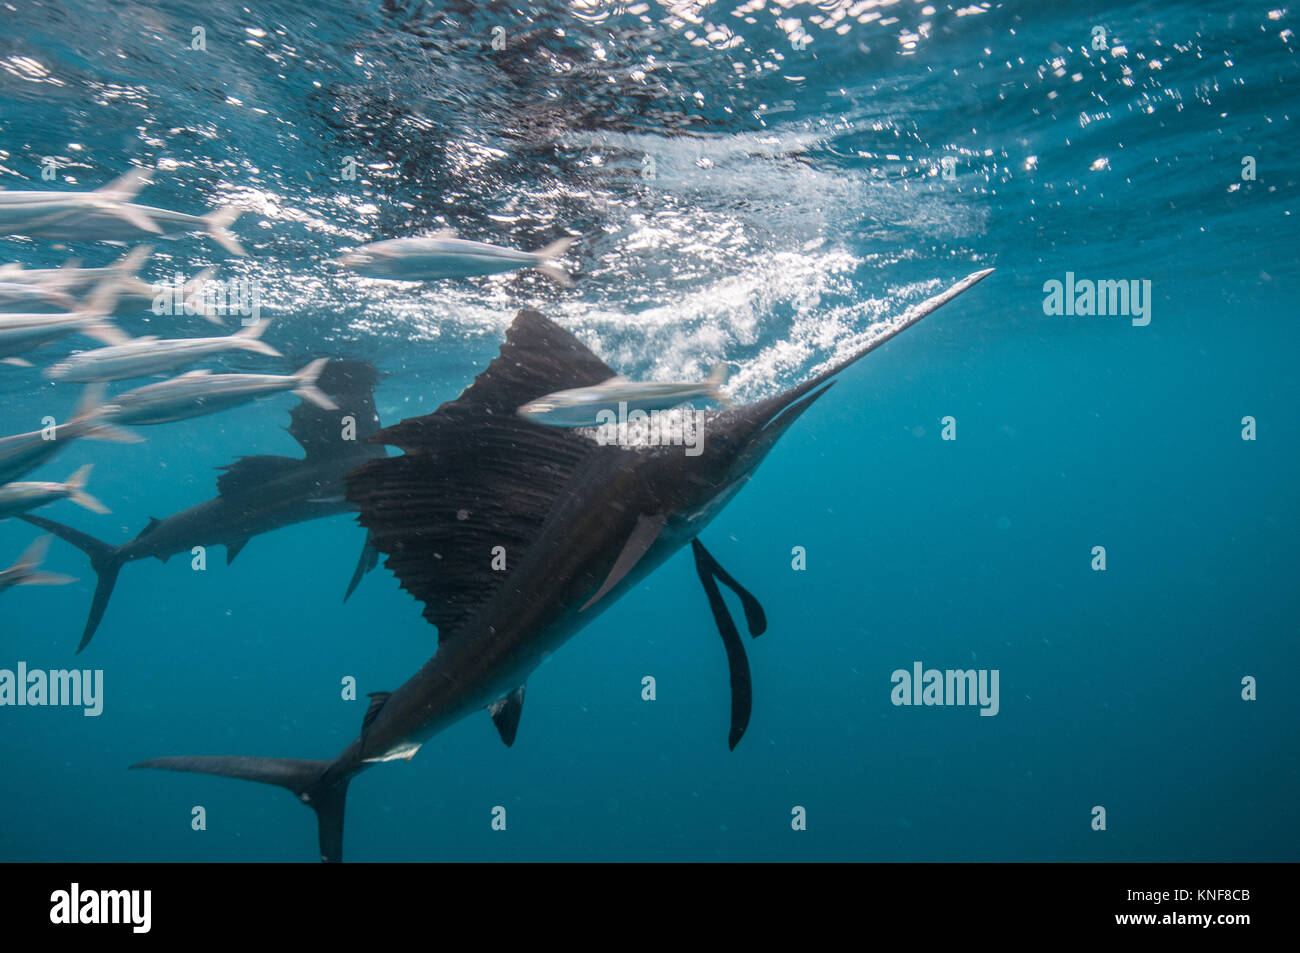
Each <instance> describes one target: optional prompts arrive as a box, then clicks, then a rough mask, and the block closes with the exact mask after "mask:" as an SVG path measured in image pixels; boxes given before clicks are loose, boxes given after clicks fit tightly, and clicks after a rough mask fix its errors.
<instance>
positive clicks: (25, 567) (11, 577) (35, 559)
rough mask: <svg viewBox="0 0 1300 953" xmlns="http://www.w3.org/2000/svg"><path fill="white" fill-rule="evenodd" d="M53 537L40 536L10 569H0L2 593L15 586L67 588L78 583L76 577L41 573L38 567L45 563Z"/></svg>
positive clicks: (0, 588)
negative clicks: (70, 584)
mask: <svg viewBox="0 0 1300 953" xmlns="http://www.w3.org/2000/svg"><path fill="white" fill-rule="evenodd" d="M52 539H54V537H53V536H39V537H37V538H36V539H35V540H34V541H33V542H32V544H31V545H30V546H28V547H27V548H26V549H25V550H24V551H23V554H22V555H21V556H19V557H18V561H17V562H16V563H14V564H13V565H12V566H10V567H9V568H8V569H0V592H4V591H5V590H6V589H12V588H13V587H14V586H66V585H67V584H68V583H70V582H76V581H77V580H76V577H74V576H65V575H63V574H62V573H57V572H41V571H40V570H38V569H37V568H36V567H37V566H39V565H40V564H41V563H43V562H44V561H45V554H46V552H48V551H49V548H50V540H52Z"/></svg>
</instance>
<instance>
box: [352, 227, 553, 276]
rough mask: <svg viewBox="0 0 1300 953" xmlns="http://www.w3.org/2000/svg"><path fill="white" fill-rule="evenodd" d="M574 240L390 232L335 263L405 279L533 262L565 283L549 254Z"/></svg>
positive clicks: (488, 272)
mask: <svg viewBox="0 0 1300 953" xmlns="http://www.w3.org/2000/svg"><path fill="white" fill-rule="evenodd" d="M576 240H577V239H574V238H561V239H560V240H559V241H555V242H551V244H549V245H547V246H546V247H545V248H541V249H538V250H537V251H531V252H528V251H515V250H514V249H511V248H500V247H498V246H496V245H488V244H486V243H484V242H471V241H465V240H464V239H460V238H456V237H455V235H454V233H452V232H440V233H438V234H436V235H432V236H429V237H428V238H391V239H388V240H387V241H382V242H373V243H371V244H369V245H362V246H361V247H360V248H358V249H356V250H355V251H352V252H349V253H348V254H346V255H344V256H343V257H342V258H340V259H339V260H338V264H340V265H342V266H343V267H344V268H348V269H350V270H352V271H354V272H356V273H357V274H359V275H366V276H367V277H370V278H396V279H400V280H403V281H432V280H435V279H438V278H468V277H470V276H473V275H495V274H499V273H500V272H503V271H515V270H516V269H519V268H533V269H536V270H537V271H540V272H541V273H542V274H544V275H546V276H547V277H549V278H553V279H554V280H555V281H558V282H559V283H560V284H562V285H564V286H565V287H569V286H570V285H572V284H573V280H572V279H571V278H570V277H569V275H568V274H567V273H566V272H565V271H564V269H562V268H560V267H559V266H558V265H555V264H554V263H553V262H552V259H556V258H560V257H563V255H564V253H565V252H566V251H568V249H569V246H570V245H572V244H573V243H574V242H575V241H576Z"/></svg>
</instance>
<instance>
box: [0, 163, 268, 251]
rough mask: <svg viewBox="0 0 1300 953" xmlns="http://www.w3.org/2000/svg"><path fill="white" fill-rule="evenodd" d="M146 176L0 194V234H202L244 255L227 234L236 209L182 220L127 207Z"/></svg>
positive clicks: (124, 237)
mask: <svg viewBox="0 0 1300 953" xmlns="http://www.w3.org/2000/svg"><path fill="white" fill-rule="evenodd" d="M149 175H150V173H148V172H147V171H145V170H142V169H133V170H132V171H131V172H128V173H127V174H126V175H124V176H122V178H121V179H118V180H117V181H116V182H114V183H110V184H109V185H107V186H105V187H104V188H103V189H99V190H97V191H95V192H13V191H5V192H0V235H25V236H27V237H29V238H52V239H60V240H64V241H119V242H120V241H135V240H138V239H140V238H141V237H143V236H146V235H159V236H161V237H164V238H176V237H179V236H181V235H188V234H190V233H191V232H204V233H206V234H207V236H208V237H209V238H211V239H212V240H213V241H215V242H216V243H217V244H218V245H220V246H221V247H222V248H225V249H226V250H227V251H229V252H231V253H232V254H235V255H244V254H246V252H245V251H244V249H243V246H241V245H240V244H239V240H238V239H236V238H235V236H234V235H232V234H231V233H230V231H229V230H228V228H229V226H230V225H231V224H232V223H233V222H234V221H235V219H237V218H239V216H240V213H241V211H242V210H241V209H238V208H235V207H233V206H223V207H222V208H218V209H214V210H213V211H211V212H209V213H207V214H206V215H188V214H186V213H184V212H173V211H171V210H170V209H164V208H154V207H153V206H150V205H136V204H133V203H132V202H130V201H129V200H130V199H131V198H133V197H134V196H135V194H136V193H137V192H138V191H139V190H140V188H141V187H143V186H144V185H145V184H147V183H148V181H149Z"/></svg>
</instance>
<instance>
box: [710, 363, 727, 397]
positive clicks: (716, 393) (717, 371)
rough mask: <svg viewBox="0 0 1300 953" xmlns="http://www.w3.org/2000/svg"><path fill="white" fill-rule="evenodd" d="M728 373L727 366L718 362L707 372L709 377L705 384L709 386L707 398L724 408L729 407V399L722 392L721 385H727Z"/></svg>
mask: <svg viewBox="0 0 1300 953" xmlns="http://www.w3.org/2000/svg"><path fill="white" fill-rule="evenodd" d="M728 371H729V368H728V367H727V365H726V364H724V363H723V362H722V361H719V362H718V363H717V364H714V365H713V369H712V370H711V371H709V376H708V378H707V380H706V383H707V384H708V385H709V396H710V397H712V398H713V399H714V400H716V401H717V402H718V403H720V404H722V405H723V406H724V407H729V406H730V405H731V399H730V398H729V397H727V395H726V394H724V393H723V392H722V385H723V384H725V383H727V373H728Z"/></svg>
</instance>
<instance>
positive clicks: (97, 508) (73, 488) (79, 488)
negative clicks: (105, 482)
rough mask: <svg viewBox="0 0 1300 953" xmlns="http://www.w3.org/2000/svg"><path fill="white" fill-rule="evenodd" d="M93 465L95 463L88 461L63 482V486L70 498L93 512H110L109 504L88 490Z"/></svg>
mask: <svg viewBox="0 0 1300 953" xmlns="http://www.w3.org/2000/svg"><path fill="white" fill-rule="evenodd" d="M93 467H94V464H93V463H87V464H86V465H85V466H84V467H82V468H81V469H80V470H78V471H77V472H76V473H74V474H72V476H70V477H68V479H67V482H66V483H64V484H63V488H64V490H66V491H67V493H68V499H70V500H71V501H72V502H73V503H76V504H77V505H78V506H84V507H85V508H86V509H88V510H90V511H91V512H92V513H108V512H110V510H109V508H108V507H107V506H105V505H104V504H103V503H101V502H99V500H97V499H95V498H94V497H93V496H91V495H90V494H89V493H87V492H86V481H87V480H88V479H90V471H91V469H92V468H93Z"/></svg>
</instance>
